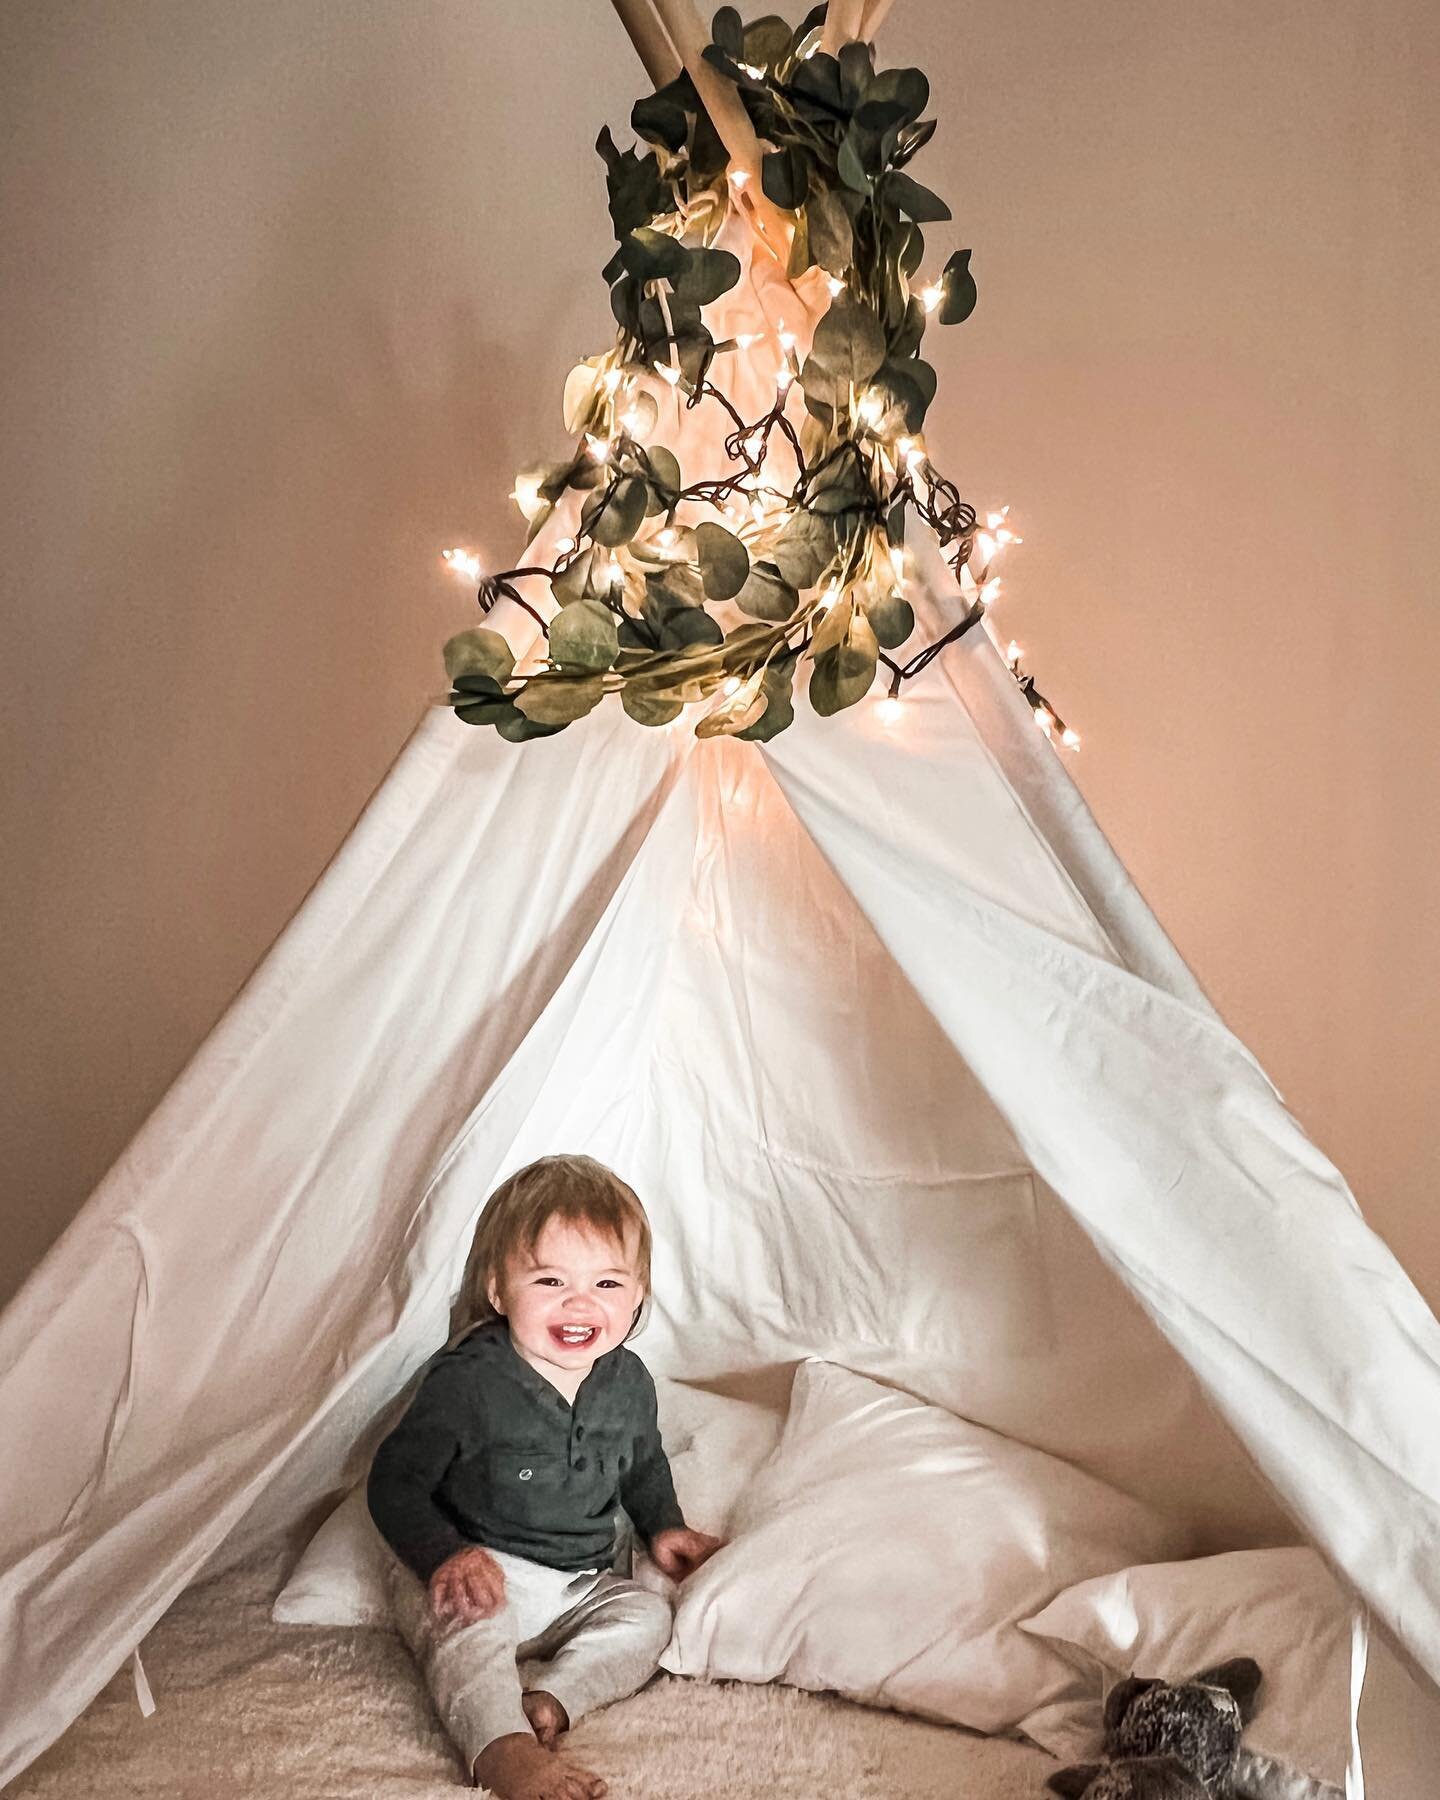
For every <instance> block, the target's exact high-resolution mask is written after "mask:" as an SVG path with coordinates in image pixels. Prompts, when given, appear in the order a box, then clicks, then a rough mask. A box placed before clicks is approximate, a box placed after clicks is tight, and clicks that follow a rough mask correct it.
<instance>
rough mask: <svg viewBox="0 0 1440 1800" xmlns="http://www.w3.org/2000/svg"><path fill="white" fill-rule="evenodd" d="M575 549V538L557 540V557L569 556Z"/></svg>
mask: <svg viewBox="0 0 1440 1800" xmlns="http://www.w3.org/2000/svg"><path fill="white" fill-rule="evenodd" d="M574 548H575V540H574V538H556V540H555V554H556V555H557V556H568V555H569V554H570V552H571V551H572V550H573V549H574Z"/></svg>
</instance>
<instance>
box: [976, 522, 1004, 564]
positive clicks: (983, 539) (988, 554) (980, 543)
mask: <svg viewBox="0 0 1440 1800" xmlns="http://www.w3.org/2000/svg"><path fill="white" fill-rule="evenodd" d="M975 548H976V549H977V550H978V551H979V552H980V567H981V568H982V569H983V568H985V567H987V566H988V564H989V563H990V562H991V561H993V559H994V556H995V553H996V551H997V550H998V549H999V548H1000V546H999V544H997V543H996V542H995V539H994V538H993V537H991V535H990V533H989V532H988V531H977V532H976V534H975Z"/></svg>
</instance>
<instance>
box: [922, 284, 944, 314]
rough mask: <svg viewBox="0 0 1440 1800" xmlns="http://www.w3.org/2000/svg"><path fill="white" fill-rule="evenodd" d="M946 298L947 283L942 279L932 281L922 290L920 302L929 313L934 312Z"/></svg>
mask: <svg viewBox="0 0 1440 1800" xmlns="http://www.w3.org/2000/svg"><path fill="white" fill-rule="evenodd" d="M944 298H945V284H944V282H942V281H932V282H931V283H930V285H929V286H928V287H923V288H921V290H920V304H921V305H922V306H923V307H924V308H925V310H926V312H927V313H933V312H934V310H935V308H936V307H937V306H938V305H939V304H940V302H941V301H942V300H943V299H944Z"/></svg>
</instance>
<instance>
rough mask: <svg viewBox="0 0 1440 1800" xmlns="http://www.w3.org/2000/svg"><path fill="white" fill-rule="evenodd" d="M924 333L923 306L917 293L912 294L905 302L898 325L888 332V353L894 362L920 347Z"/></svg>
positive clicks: (901, 359)
mask: <svg viewBox="0 0 1440 1800" xmlns="http://www.w3.org/2000/svg"><path fill="white" fill-rule="evenodd" d="M924 335H925V306H924V302H923V301H922V300H921V299H920V297H919V295H918V294H912V295H911V296H910V299H909V301H908V302H907V303H906V307H905V315H904V317H903V319H902V320H901V322H900V324H899V326H898V327H897V328H896V329H895V330H894V331H893V332H892V333H891V334H890V355H891V357H892V358H893V359H894V360H895V361H896V362H904V361H906V360H907V359H908V358H909V357H911V356H913V355H914V354H915V352H916V351H917V350H918V349H919V348H920V340H921V338H923V337H924Z"/></svg>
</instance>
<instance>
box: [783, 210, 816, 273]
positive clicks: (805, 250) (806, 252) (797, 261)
mask: <svg viewBox="0 0 1440 1800" xmlns="http://www.w3.org/2000/svg"><path fill="white" fill-rule="evenodd" d="M814 261H815V258H814V257H813V256H812V255H811V254H810V226H809V224H808V223H807V221H806V218H805V214H804V213H803V212H800V213H797V214H796V215H795V230H794V232H793V233H792V234H791V237H790V255H789V258H788V259H787V261H786V264H785V274H786V277H787V279H788V280H790V281H798V280H799V279H800V277H801V276H802V275H803V274H804V273H805V271H806V270H807V269H808V268H809V267H810V266H811V264H812V263H813V262H814Z"/></svg>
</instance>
